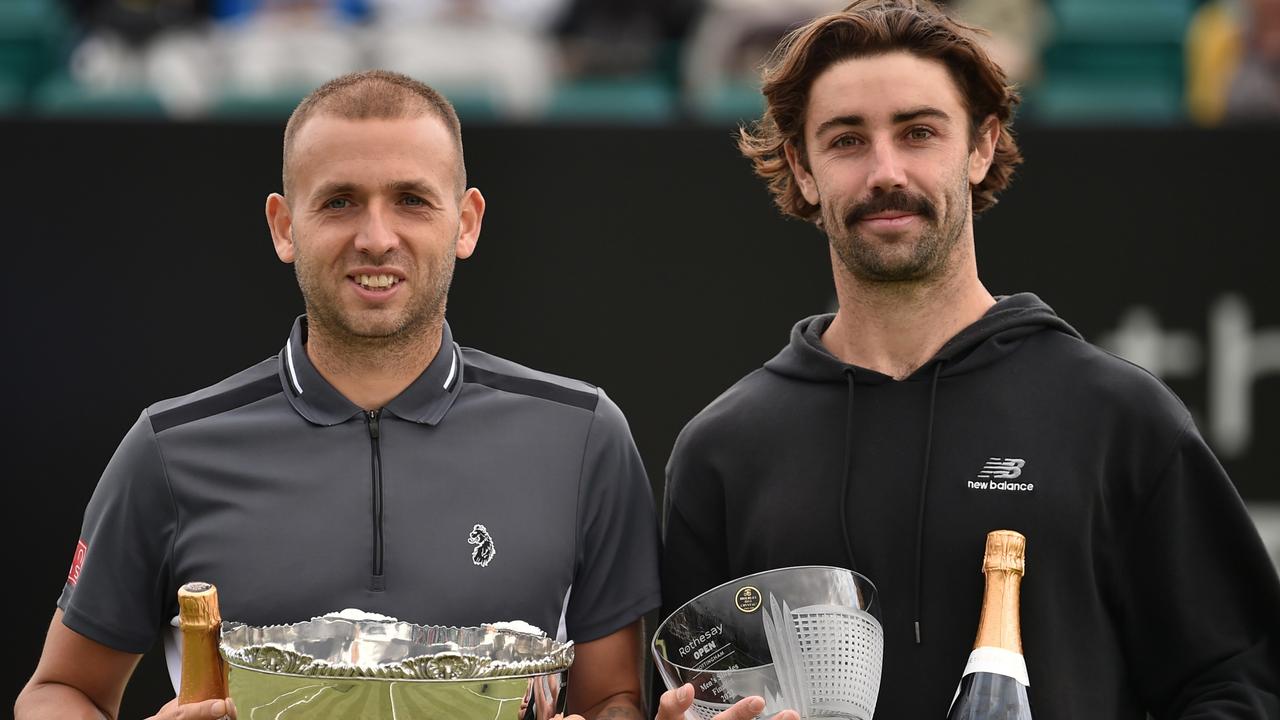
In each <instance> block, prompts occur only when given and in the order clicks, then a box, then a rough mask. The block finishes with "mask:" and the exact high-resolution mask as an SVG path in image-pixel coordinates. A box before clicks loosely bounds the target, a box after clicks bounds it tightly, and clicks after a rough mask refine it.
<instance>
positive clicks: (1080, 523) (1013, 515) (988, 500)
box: [663, 294, 1280, 720]
mask: <svg viewBox="0 0 1280 720" xmlns="http://www.w3.org/2000/svg"><path fill="white" fill-rule="evenodd" d="M831 318H832V316H830V315H822V316H817V317H811V318H808V319H806V320H803V321H801V322H800V323H798V324H797V325H796V326H795V328H794V329H793V330H792V332H791V342H790V344H789V345H788V346H787V347H786V348H784V349H783V350H782V352H780V353H779V354H778V355H777V356H776V357H774V358H773V359H772V360H770V361H769V362H767V363H765V366H764V368H762V369H759V370H756V371H754V372H752V373H751V374H749V375H747V376H746V377H745V378H743V379H742V380H741V381H739V382H738V383H737V384H736V385H734V386H733V387H731V388H730V389H729V390H728V391H727V392H725V393H724V394H723V395H721V396H720V397H719V398H718V399H716V400H715V401H714V402H712V403H711V404H710V405H709V406H708V407H707V408H706V409H705V410H703V411H702V412H701V413H700V414H699V415H698V416H697V417H695V418H694V419H693V420H692V421H691V422H690V423H689V424H688V426H687V427H685V429H684V431H683V432H682V433H681V434H680V438H679V439H678V440H677V442H676V446H675V450H674V451H673V453H672V456H671V460H670V463H669V464H668V467H667V491H666V496H665V501H664V504H665V512H664V516H665V526H664V533H665V549H664V563H663V565H664V567H663V604H664V610H665V612H670V611H672V610H673V609H675V608H676V607H678V606H679V605H680V604H682V603H683V602H684V601H686V600H688V599H689V598H691V597H693V596H695V595H697V594H698V593H699V592H701V591H703V590H705V589H707V588H710V587H713V586H715V585H717V584H720V583H722V582H726V581H728V580H731V579H734V578H736V577H740V576H742V575H746V574H749V573H754V572H759V571H762V570H767V569H770V568H777V567H787V566H792V565H808V564H822V565H838V566H843V567H851V568H854V569H856V570H858V571H859V572H861V573H863V574H865V575H867V576H868V577H869V578H871V580H872V581H873V582H875V584H876V586H877V588H878V591H879V596H880V600H881V602H882V605H881V610H882V620H883V623H884V631H885V661H884V670H883V676H882V681H881V686H880V696H879V703H878V705H877V710H876V717H877V718H880V719H885V718H887V719H889V720H903V719H911V720H914V719H916V718H921V719H931V718H932V719H936V720H941V719H942V718H944V717H945V716H946V713H947V708H948V706H949V704H950V702H951V699H952V696H953V694H954V692H955V689H956V686H957V683H958V681H959V679H960V677H961V673H962V670H963V668H964V665H965V661H966V659H967V658H968V655H969V652H970V650H971V649H972V645H973V640H974V635H975V633H976V630H977V620H978V613H979V608H980V605H981V599H982V587H983V576H982V574H981V562H982V554H983V546H984V541H985V538H986V534H987V532H988V531H990V530H995V529H1012V530H1017V531H1019V532H1021V533H1023V534H1024V535H1026V536H1027V561H1026V567H1027V569H1026V576H1025V578H1024V580H1023V586H1022V639H1023V645H1024V652H1025V656H1026V659H1027V668H1028V672H1029V675H1030V679H1031V686H1030V697H1031V702H1032V709H1033V713H1034V716H1035V718H1036V720H1056V719H1059V718H1061V719H1064V720H1065V719H1068V718H1070V719H1073V720H1084V719H1088V720H1095V719H1101V718H1124V719H1125V720H1128V719H1130V718H1132V719H1134V720H1141V719H1142V718H1144V717H1145V713H1146V712H1147V711H1150V712H1151V714H1152V715H1154V716H1155V717H1157V718H1166V717H1193V716H1194V717H1196V718H1246V717H1247V718H1264V717H1266V718H1278V717H1280V698H1278V695H1280V689H1278V687H1277V686H1278V685H1280V680H1278V679H1277V676H1278V675H1280V582H1278V581H1277V577H1276V572H1275V569H1274V568H1273V566H1272V565H1271V563H1270V560H1269V559H1268V557H1267V554H1266V551H1265V550H1264V548H1263V546H1262V543H1261V541H1260V539H1259V538H1258V534H1257V531H1256V530H1255V529H1254V527H1253V524H1252V522H1251V521H1250V519H1249V517H1248V515H1247V514H1246V512H1245V509H1244V506H1243V504H1242V503H1241V501H1240V497H1239V495H1238V494H1237V493H1236V491H1235V489H1234V487H1233V486H1232V485H1231V482H1230V480H1229V479H1228V478H1227V476H1226V474H1225V473H1224V472H1223V470H1222V467H1221V466H1220V465H1219V464H1218V462H1217V460H1216V459H1215V458H1214V456H1213V454H1212V453H1211V451H1210V450H1209V448H1208V447H1207V446H1206V445H1205V443H1204V441H1203V440H1202V439H1201V437H1200V435H1199V433H1198V432H1197V431H1196V429H1195V426H1194V425H1193V423H1192V420H1191V416H1190V414H1189V413H1188V412H1187V410H1186V409H1185V408H1184V407H1183V405H1182V404H1181V403H1180V402H1179V401H1178V399H1177V398H1176V397H1174V395H1173V394H1172V393H1171V392H1170V391H1169V390H1168V389H1167V388H1166V387H1165V386H1164V385H1163V384H1162V383H1160V382H1159V381H1158V380H1156V379H1155V378H1154V377H1152V376H1151V375H1149V374H1148V373H1146V372H1145V371H1143V370H1142V369H1140V368H1138V367H1136V366H1134V365H1131V364H1130V363H1128V362H1125V361H1124V360H1121V359H1119V358H1116V357H1115V356H1112V355H1110V354H1108V353H1105V352H1103V351H1101V350H1099V349H1098V348H1096V347H1094V346H1092V345H1090V344H1088V343H1086V342H1085V341H1084V340H1082V339H1081V337H1080V335H1079V334H1078V333H1077V332H1076V331H1075V330H1073V329H1072V328H1071V327H1070V326H1069V325H1067V323H1066V322H1064V321H1063V320H1061V319H1060V318H1059V317H1058V316H1057V315H1055V314H1054V313H1053V311H1052V310H1051V309H1050V308H1049V307H1048V306H1046V305H1045V304H1044V303H1042V302H1041V301H1040V300H1039V298H1037V297H1035V296H1034V295H1030V294H1020V295H1013V296H1009V297H1005V298H1002V299H1000V301H999V302H998V303H997V304H996V305H995V306H994V307H993V308H992V309H991V310H990V311H989V312H987V313H986V315H984V316H983V317H982V318H980V319H979V320H978V321H977V322H975V323H974V324H973V325H971V326H969V327H968V328H966V329H965V330H964V331H962V332H961V333H960V334H958V335H957V336H955V337H954V338H953V339H951V341H949V342H948V343H947V344H946V345H945V346H943V348H942V349H941V350H940V351H939V352H938V354H937V355H936V356H935V357H934V358H933V359H931V360H930V361H929V362H928V363H926V364H925V365H924V366H923V367H921V368H920V369H919V370H917V371H916V372H915V373H914V374H912V375H911V376H910V377H908V378H906V379H905V380H903V381H894V380H893V379H892V378H890V377H887V376H885V375H882V374H880V373H878V372H875V371H872V370H867V369H864V368H860V367H854V366H851V365H846V364H845V363H843V362H841V361H840V360H839V359H837V358H836V357H835V356H833V355H832V354H831V353H830V352H829V351H827V350H826V348H825V347H824V346H823V345H822V342H821V339H820V338H821V335H822V332H823V331H824V330H825V329H826V328H827V327H828V326H829V325H830V323H831ZM665 612H664V616H665Z"/></svg>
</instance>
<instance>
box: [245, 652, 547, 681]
mask: <svg viewBox="0 0 1280 720" xmlns="http://www.w3.org/2000/svg"><path fill="white" fill-rule="evenodd" d="M222 661H223V662H225V663H226V664H227V665H228V666H229V667H233V668H235V669H237V670H243V671H245V672H250V673H253V674H255V675H269V676H271V677H291V678H301V679H303V680H326V681H342V680H351V681H359V682H389V683H432V684H435V683H455V684H460V683H489V682H493V681H495V680H528V679H530V678H537V677H543V676H544V675H558V674H560V673H563V672H565V671H566V670H568V669H569V668H567V667H566V668H561V669H558V670H547V671H544V672H533V673H524V674H521V675H499V676H496V677H475V678H408V677H404V678H394V677H377V676H366V675H359V676H356V675H342V676H330V675H302V674H299V673H291V672H277V671H275V670H263V669H262V668H256V667H251V666H249V665H245V664H243V663H240V662H237V661H235V660H232V659H230V658H228V657H227V656H226V655H223V656H222Z"/></svg>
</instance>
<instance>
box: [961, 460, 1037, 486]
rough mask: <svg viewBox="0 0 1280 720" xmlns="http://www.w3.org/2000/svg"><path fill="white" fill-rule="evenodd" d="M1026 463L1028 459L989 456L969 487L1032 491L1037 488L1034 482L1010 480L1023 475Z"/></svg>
mask: <svg viewBox="0 0 1280 720" xmlns="http://www.w3.org/2000/svg"><path fill="white" fill-rule="evenodd" d="M1026 465H1027V461H1026V460H1023V459H1022V458H998V457H993V458H987V462H986V463H985V464H984V465H983V466H982V470H980V471H979V472H978V479H977V480H970V481H969V489H970V490H1013V491H1015V492H1032V491H1034V490H1035V489H1036V486H1035V484H1034V483H1029V482H1010V481H1011V480H1015V479H1017V478H1020V477H1022V468H1024V467H1026Z"/></svg>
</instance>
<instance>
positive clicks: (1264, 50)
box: [1187, 0, 1280, 125]
mask: <svg viewBox="0 0 1280 720" xmlns="http://www.w3.org/2000/svg"><path fill="white" fill-rule="evenodd" d="M1187 105H1188V110H1189V111H1190V113H1191V117H1192V119H1194V120H1195V121H1196V122H1198V123H1200V124H1201V125H1217V124H1219V123H1222V122H1224V121H1225V122H1230V121H1233V120H1234V121H1243V122H1249V121H1258V120H1278V119H1280V0H1215V1H1213V2H1208V3H1205V4H1204V5H1203V6H1202V7H1201V8H1200V9H1199V11H1198V12H1197V13H1196V15H1195V18H1194V19H1193V20H1192V22H1191V25H1190V27H1189V28H1188V30H1187Z"/></svg>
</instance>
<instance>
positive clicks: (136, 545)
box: [58, 413, 177, 653]
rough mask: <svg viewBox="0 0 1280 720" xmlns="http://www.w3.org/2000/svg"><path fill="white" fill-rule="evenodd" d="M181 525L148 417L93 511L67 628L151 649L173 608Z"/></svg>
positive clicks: (128, 441)
mask: <svg viewBox="0 0 1280 720" xmlns="http://www.w3.org/2000/svg"><path fill="white" fill-rule="evenodd" d="M176 526H177V522H176V513H175V510H174V502H173V499H172V495H171V494H170V491H169V486H168V482H167V480H166V478H165V473H164V467H163V463H162V460H161V457H160V451H159V447H158V445H157V443H156V437H155V434H154V433H153V432H152V428H151V422H150V420H149V418H148V417H147V414H146V413H143V414H142V416H141V417H139V418H138V421H137V422H135V423H134V425H133V427H132V428H130V430H129V432H128V433H127V434H126V435H125V437H124V440H122V441H121V442H120V446H119V447H118V448H116V452H115V455H113V456H112V458H111V461H110V462H109V463H108V464H107V468H106V470H104V471H103V473H102V478H101V479H100V480H99V481H98V486H97V488H96V489H95V490H94V492H93V497H92V498H91V499H90V500H89V505H88V507H87V508H86V509H85V514H84V523H83V525H82V526H81V530H80V541H79V544H78V546H77V551H76V558H75V560H74V561H73V563H72V568H71V572H70V573H69V575H68V577H67V583H66V585H65V586H63V589H62V595H61V597H59V598H58V607H60V608H62V612H63V618H62V621H63V623H64V624H65V625H66V626H67V627H69V628H71V629H72V630H74V631H76V632H77V633H80V634H81V635H84V636H85V637H87V638H89V639H91V640H94V641H96V642H99V643H101V644H103V645H106V646H108V647H111V648H115V649H116V650H121V651H124V652H131V653H142V652H146V651H147V650H148V649H150V648H151V646H152V645H153V644H154V642H155V639H156V637H157V635H158V633H159V629H160V628H161V627H163V626H164V625H165V624H166V623H167V621H168V617H166V612H168V611H170V610H171V609H172V608H171V605H172V603H170V602H168V600H167V595H166V593H167V592H168V590H167V589H168V588H169V586H170V585H171V582H170V577H169V576H170V572H169V569H170V568H169V559H170V557H171V549H172V546H173V537H174V532H175V529H176Z"/></svg>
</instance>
